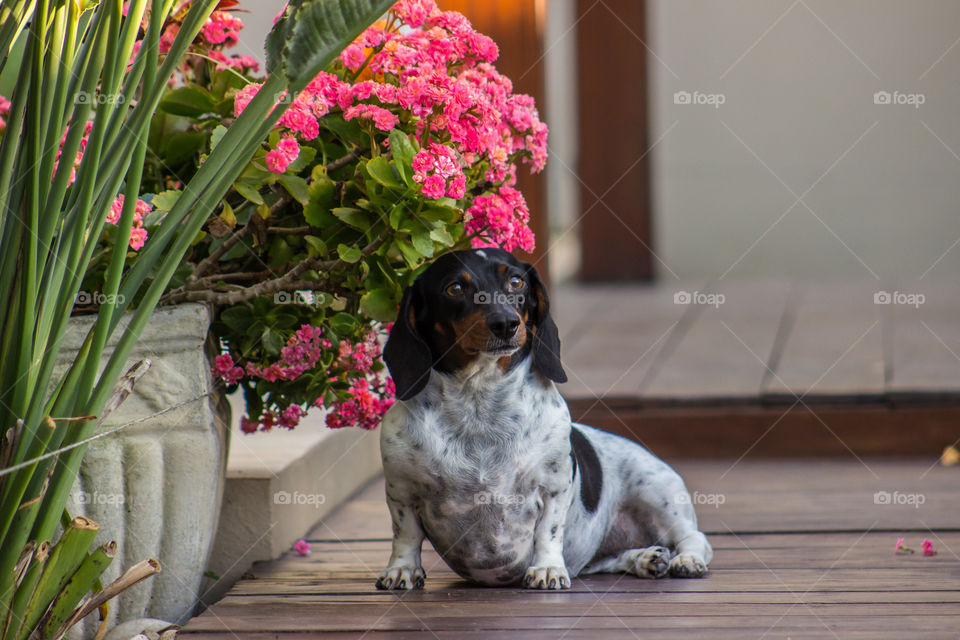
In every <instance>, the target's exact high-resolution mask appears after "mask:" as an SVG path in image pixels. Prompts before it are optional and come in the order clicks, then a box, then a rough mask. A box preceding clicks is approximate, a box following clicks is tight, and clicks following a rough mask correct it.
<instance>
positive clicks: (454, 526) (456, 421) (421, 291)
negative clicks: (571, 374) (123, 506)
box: [377, 249, 712, 589]
mask: <svg viewBox="0 0 960 640" xmlns="http://www.w3.org/2000/svg"><path fill="white" fill-rule="evenodd" d="M504 265H506V268H504ZM464 275H465V276H466V277H464ZM511 278H514V279H513V280H512V281H511ZM518 278H519V279H520V280H521V281H522V282H523V288H522V289H518V288H515V286H514V285H516V284H517V279H518ZM451 282H453V283H455V284H460V285H462V287H461V289H463V290H464V293H463V294H462V295H450V293H449V291H450V289H449V287H450V286H451ZM467 283H469V284H467ZM453 291H456V289H454V290H453ZM494 291H499V292H513V293H521V292H522V293H523V294H524V297H523V299H522V300H519V301H513V300H509V301H507V302H505V303H502V304H496V303H494V304H476V300H477V298H476V297H475V296H473V294H474V293H476V292H487V293H488V294H489V293H491V292H494ZM472 296H473V297H472ZM471 297H472V300H471ZM548 306H549V303H548V302H547V298H546V292H545V291H544V290H543V285H542V284H541V283H540V279H539V277H538V276H537V275H536V271H535V270H534V269H533V268H532V267H531V266H530V265H526V264H524V263H521V262H519V261H517V260H516V259H515V258H513V257H512V256H510V254H508V253H506V252H504V251H500V250H496V249H484V250H482V251H464V252H457V253H455V254H448V255H447V256H444V257H443V258H440V259H438V260H437V261H436V262H435V263H434V264H433V265H431V266H430V268H428V269H427V271H426V272H425V273H424V274H423V275H421V276H420V278H419V279H418V280H417V282H416V283H415V285H414V287H411V290H408V292H407V293H406V294H405V296H404V301H403V303H402V304H401V313H400V318H399V319H398V322H397V323H396V324H395V325H394V329H393V331H392V332H391V335H390V341H389V342H388V345H387V348H386V349H385V359H386V362H387V365H388V366H389V368H390V371H391V373H392V374H393V376H394V379H395V381H396V382H397V391H398V398H400V400H399V401H398V402H397V403H396V404H395V405H394V406H393V407H392V408H391V409H390V411H388V412H387V414H386V416H385V417H384V421H383V425H382V427H381V434H380V446H381V453H382V456H383V466H384V473H385V475H386V481H387V487H386V493H387V504H388V506H389V509H390V515H391V517H392V520H393V553H392V554H391V557H390V561H389V564H388V565H387V568H386V569H385V570H384V571H383V573H382V574H381V576H380V579H379V580H378V581H377V587H378V588H381V589H411V588H420V587H422V586H423V584H424V580H425V577H426V576H425V574H424V572H423V569H422V567H421V564H420V547H421V544H422V542H423V539H424V537H426V538H428V539H429V540H430V542H431V543H432V544H433V546H434V548H435V549H436V550H437V552H438V553H439V554H440V555H441V556H442V557H443V559H444V560H445V561H446V563H447V564H448V565H449V566H450V568H451V569H453V570H454V571H455V572H457V573H458V574H459V575H460V576H462V577H464V578H466V579H468V580H472V581H475V582H478V583H481V584H485V585H491V586H498V585H500V586H503V585H515V584H522V585H524V586H527V587H531V588H546V589H561V588H567V587H569V586H570V578H571V577H575V576H577V575H578V574H581V573H593V572H610V571H627V572H630V573H634V574H636V575H638V576H641V577H649V578H659V577H663V576H666V575H671V576H677V577H699V576H702V575H704V574H705V573H706V571H707V566H708V564H709V562H710V560H711V557H712V550H711V548H710V545H709V544H708V542H707V540H706V537H705V536H704V535H703V534H702V533H700V531H698V530H697V518H696V514H695V513H694V509H693V506H692V505H691V501H690V496H689V494H688V492H687V490H686V487H685V486H684V484H683V481H682V480H681V478H680V476H679V475H677V473H676V472H675V471H674V470H673V469H671V468H670V467H669V466H667V465H666V464H665V463H663V462H661V461H660V460H658V459H657V458H656V457H654V456H653V455H652V454H650V453H649V452H648V451H647V450H646V449H644V448H643V447H641V446H640V445H638V444H636V443H634V442H631V441H629V440H626V439H624V438H621V437H619V436H615V435H612V434H609V433H606V432H604V431H600V430H598V429H594V428H592V427H588V426H585V425H580V424H571V420H570V413H569V411H568V409H567V406H566V403H565V402H564V400H563V398H562V397H561V395H560V393H559V391H557V388H556V385H555V382H562V381H564V380H565V379H566V378H565V374H564V372H563V370H562V367H561V366H560V362H559V339H558V338H557V337H556V327H555V326H554V325H553V322H552V321H551V320H550V319H549V309H548ZM512 314H516V316H517V317H519V318H525V319H526V322H522V321H521V322H520V325H519V327H518V329H517V330H516V334H515V335H510V336H507V337H505V333H504V331H503V330H502V328H501V329H500V335H499V336H495V335H493V334H494V333H496V331H494V327H495V326H497V325H496V322H497V321H498V320H499V321H502V320H503V319H504V318H512V317H513V315H512ZM439 316H450V317H439ZM465 317H479V318H483V317H486V318H487V322H488V323H489V324H490V327H491V330H490V334H491V337H490V339H489V341H488V347H487V348H486V349H480V350H477V349H476V348H475V345H474V346H472V347H471V348H470V349H467V350H464V349H463V348H462V345H460V346H458V345H456V344H455V341H456V338H446V339H444V337H443V336H444V335H445V334H449V335H451V336H453V335H455V334H456V332H454V331H446V330H445V327H448V326H452V324H453V323H456V322H462V319H463V318H465ZM425 334H426V335H425ZM471 335H472V336H474V337H473V338H472V340H473V341H474V342H475V341H476V337H475V336H476V335H477V332H476V328H475V327H474V328H473V329H471ZM451 339H452V340H453V341H454V342H450V340H451ZM451 351H457V352H458V356H457V357H456V358H455V359H453V360H451V359H450V358H448V357H447V355H448V353H447V352H451ZM451 363H453V364H451Z"/></svg>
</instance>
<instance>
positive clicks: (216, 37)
mask: <svg viewBox="0 0 960 640" xmlns="http://www.w3.org/2000/svg"><path fill="white" fill-rule="evenodd" d="M241 29H243V22H241V21H240V18H238V17H236V16H235V15H233V13H232V12H230V11H214V12H213V13H211V14H210V17H209V18H207V21H206V22H205V23H204V24H203V27H202V28H201V29H200V33H201V34H202V35H203V39H204V40H206V41H207V43H209V44H222V45H224V46H226V47H232V46H234V45H235V44H237V43H238V42H239V41H240V30H241Z"/></svg>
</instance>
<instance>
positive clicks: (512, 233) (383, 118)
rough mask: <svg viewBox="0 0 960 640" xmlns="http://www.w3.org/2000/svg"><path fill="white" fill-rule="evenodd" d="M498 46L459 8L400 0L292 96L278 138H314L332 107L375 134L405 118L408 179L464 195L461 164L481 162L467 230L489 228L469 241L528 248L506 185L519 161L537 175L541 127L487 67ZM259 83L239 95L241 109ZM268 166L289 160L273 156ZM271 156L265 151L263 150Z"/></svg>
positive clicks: (543, 146)
mask: <svg viewBox="0 0 960 640" xmlns="http://www.w3.org/2000/svg"><path fill="white" fill-rule="evenodd" d="M498 55H499V51H498V49H497V45H496V44H495V43H494V42H493V40H491V39H490V38H489V37H487V36H485V35H483V34H481V33H478V32H477V31H476V30H475V29H474V28H473V26H472V25H471V24H470V22H469V21H468V20H467V19H466V18H465V17H464V16H463V15H461V14H459V13H457V12H453V11H441V10H440V9H439V8H438V7H437V5H436V2H435V1H434V0H401V1H400V2H398V3H397V4H395V5H394V6H393V8H392V10H391V12H390V14H388V19H387V21H386V23H384V22H379V23H376V24H374V25H372V26H371V27H369V28H367V29H366V30H365V31H364V32H363V33H362V34H361V35H360V36H359V37H358V38H357V39H356V40H355V41H354V42H353V43H351V44H350V45H349V46H348V47H347V48H346V49H344V50H343V52H342V53H341V55H340V64H341V65H342V67H341V68H340V70H338V71H337V73H336V74H333V73H328V72H323V73H321V74H319V75H318V76H317V77H316V78H315V79H314V80H313V82H311V83H310V85H309V86H308V87H307V88H306V89H305V90H304V91H303V92H302V93H301V94H300V95H299V96H298V97H297V98H296V100H294V102H293V104H291V105H290V108H289V109H288V111H287V112H286V113H285V114H284V116H283V118H282V119H281V120H280V122H279V125H278V126H279V128H280V129H281V133H282V134H284V135H292V136H295V137H296V138H297V139H299V140H300V141H308V140H312V139H313V138H315V137H316V135H317V131H318V121H317V119H318V118H321V117H323V116H324V115H325V114H326V113H328V112H329V111H331V110H332V109H336V108H339V109H340V110H341V111H342V113H343V117H344V119H345V120H353V119H355V118H356V119H359V120H361V121H364V122H367V123H369V125H370V126H372V127H373V128H375V129H377V130H379V131H384V132H386V131H390V130H392V129H393V128H395V127H397V126H400V123H401V122H409V123H410V126H411V128H412V130H413V132H414V135H415V137H416V138H417V141H418V142H419V143H420V146H421V149H420V151H419V152H418V153H417V155H416V158H415V160H414V166H413V169H414V179H415V180H416V181H417V182H418V183H419V184H420V185H421V188H422V192H423V194H424V196H426V197H428V198H442V197H449V198H454V199H458V200H459V199H461V198H463V197H464V196H465V195H466V190H467V174H469V172H468V171H465V169H467V168H472V167H475V166H478V165H481V164H483V166H485V167H486V170H485V173H484V175H483V180H484V181H485V182H486V183H489V184H487V185H485V187H486V188H485V189H484V190H485V191H486V193H487V195H485V196H481V197H482V198H486V199H485V200H480V198H478V199H477V200H478V201H479V202H475V203H474V206H473V207H472V208H471V210H472V215H468V217H469V218H470V219H471V220H472V226H473V230H474V231H479V230H480V227H481V226H483V225H485V224H489V225H490V228H489V229H488V230H487V231H486V233H484V234H482V235H480V236H478V237H477V238H475V239H474V246H478V247H479V246H488V245H489V244H491V243H495V244H498V245H499V246H503V247H504V248H507V249H512V248H515V247H520V248H523V249H525V250H528V251H529V250H532V248H533V234H532V233H531V232H530V230H529V228H528V223H529V211H528V210H527V205H526V203H525V202H524V200H523V196H522V195H521V194H520V193H519V192H518V191H516V190H515V189H513V185H514V184H515V181H516V172H517V163H518V162H519V161H522V162H525V163H527V164H529V165H530V167H531V170H532V171H534V172H536V171H540V170H541V169H542V168H543V166H544V163H545V162H546V157H547V127H546V125H545V124H543V123H542V122H541V121H540V117H539V114H538V113H537V109H536V106H535V105H534V101H533V98H531V97H530V96H527V95H522V94H514V93H513V84H512V83H511V82H510V80H509V79H507V78H506V77H504V76H502V75H501V74H500V73H498V72H497V70H496V69H495V68H494V67H493V65H492V64H491V63H492V62H493V61H495V60H496V59H497V56H498ZM259 88H260V85H256V84H253V85H249V86H248V87H246V88H244V89H243V90H242V91H240V92H239V93H238V95H237V97H236V102H235V105H234V113H235V115H239V114H240V113H241V112H242V111H243V110H244V109H245V108H246V106H247V104H249V102H250V100H251V99H252V97H253V95H255V94H256V92H257V91H258V90H259ZM274 151H275V150H272V151H270V152H269V153H272V154H273V156H272V158H273V159H272V160H268V163H267V164H268V167H269V168H270V170H271V171H274V172H282V171H284V170H286V167H287V166H289V163H286V164H284V163H283V162H279V160H282V158H281V156H280V154H277V153H274ZM268 155H269V154H268Z"/></svg>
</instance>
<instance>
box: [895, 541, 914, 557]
mask: <svg viewBox="0 0 960 640" xmlns="http://www.w3.org/2000/svg"><path fill="white" fill-rule="evenodd" d="M893 552H894V553H896V554H899V555H906V554H909V553H916V552H915V551H914V550H913V549H911V548H910V547H908V546H907V545H906V544H904V541H903V538H897V544H896V545H894V547H893Z"/></svg>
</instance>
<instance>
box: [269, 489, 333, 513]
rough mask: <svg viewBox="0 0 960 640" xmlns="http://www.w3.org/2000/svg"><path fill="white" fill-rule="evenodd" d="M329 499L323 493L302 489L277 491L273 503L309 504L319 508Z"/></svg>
mask: <svg viewBox="0 0 960 640" xmlns="http://www.w3.org/2000/svg"><path fill="white" fill-rule="evenodd" d="M326 501H327V496H326V495H324V494H322V493H301V492H300V491H293V492H291V491H277V492H276V493H274V494H273V504H281V505H307V506H313V507H316V508H317V509H319V508H320V505H322V504H324V503H325V502H326Z"/></svg>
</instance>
